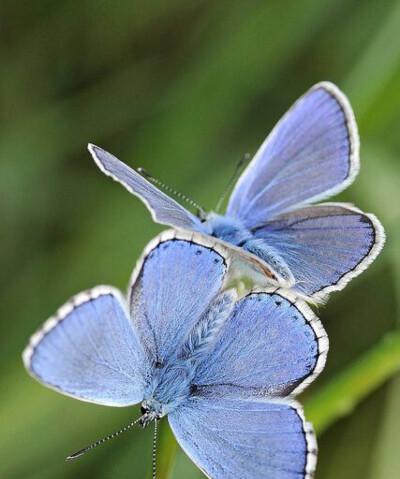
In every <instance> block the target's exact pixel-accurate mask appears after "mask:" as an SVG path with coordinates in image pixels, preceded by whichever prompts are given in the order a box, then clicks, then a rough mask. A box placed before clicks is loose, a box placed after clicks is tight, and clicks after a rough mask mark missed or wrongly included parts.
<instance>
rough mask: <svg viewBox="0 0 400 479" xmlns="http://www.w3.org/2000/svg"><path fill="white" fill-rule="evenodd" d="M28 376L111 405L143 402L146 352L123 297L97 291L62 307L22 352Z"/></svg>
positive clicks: (101, 289) (103, 289) (107, 289)
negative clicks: (127, 311)
mask: <svg viewBox="0 0 400 479" xmlns="http://www.w3.org/2000/svg"><path fill="white" fill-rule="evenodd" d="M23 360H24V363H25V367H26V368H27V370H28V372H29V373H30V374H31V375H32V376H33V377H34V378H36V379H37V380H38V381H40V382H41V383H43V384H44V385H45V386H48V387H50V388H53V389H55V390H57V391H58V392H61V393H63V394H66V395H68V396H72V397H74V398H77V399H81V400H83V401H88V402H93V403H96V404H104V405H107V406H127V405H130V404H136V403H138V402H140V401H141V400H142V399H143V391H144V378H145V376H146V365H147V364H148V361H146V359H145V355H144V352H143V349H142V347H141V345H140V343H139V341H138V337H137V334H136V332H135V330H134V328H133V327H132V324H131V321H130V320H129V319H128V316H127V313H126V309H125V306H124V304H123V299H122V298H121V295H120V293H119V292H118V291H117V290H115V289H114V288H111V287H108V286H98V287H96V288H94V289H91V290H89V291H85V292H83V293H80V294H78V295H77V296H75V297H73V298H72V299H71V300H70V301H69V302H68V303H66V304H65V305H64V306H62V307H61V308H60V309H59V310H58V312H57V313H56V314H55V316H53V317H52V318H50V319H49V320H48V321H47V322H46V323H45V324H44V325H43V327H42V328H41V329H40V330H39V331H38V332H37V333H36V334H35V335H34V336H32V338H31V341H30V344H29V345H28V347H27V348H26V349H25V351H24V353H23Z"/></svg>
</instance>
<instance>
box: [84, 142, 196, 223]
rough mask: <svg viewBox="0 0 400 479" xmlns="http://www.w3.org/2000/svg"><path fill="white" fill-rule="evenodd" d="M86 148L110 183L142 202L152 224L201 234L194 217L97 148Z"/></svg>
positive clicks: (114, 158)
mask: <svg viewBox="0 0 400 479" xmlns="http://www.w3.org/2000/svg"><path fill="white" fill-rule="evenodd" d="M88 148H89V151H90V153H91V155H92V157H93V159H94V161H95V163H96V165H97V166H98V167H99V168H100V170H101V171H102V172H103V173H104V174H105V175H107V176H110V177H111V178H112V179H113V180H115V181H118V182H119V183H121V185H122V186H124V187H125V188H126V189H127V190H128V191H129V192H130V193H132V194H133V195H135V196H137V197H138V198H139V199H140V200H141V201H143V203H144V204H145V205H146V206H147V208H148V210H149V211H150V213H151V216H152V218H153V220H154V221H155V222H156V223H161V224H163V225H168V226H173V227H176V228H184V229H189V230H194V231H202V229H203V228H202V223H201V221H200V220H199V219H198V218H197V217H196V216H194V215H192V214H191V213H190V212H189V211H188V210H186V209H185V208H184V207H183V206H181V205H180V204H179V203H177V202H176V201H175V200H173V199H172V198H170V197H169V196H168V195H166V194H165V193H163V192H162V191H160V190H159V189H158V188H157V187H156V186H154V185H152V184H151V183H150V182H149V181H147V180H146V179H145V178H143V176H141V175H140V174H139V173H137V172H136V171H135V170H133V169H132V168H130V167H129V166H128V165H126V164H125V163H123V162H122V161H120V160H118V158H116V157H115V156H113V155H111V154H110V153H108V152H107V151H105V150H103V149H102V148H99V147H98V146H95V145H89V146H88Z"/></svg>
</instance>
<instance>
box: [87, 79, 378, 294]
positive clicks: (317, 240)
mask: <svg viewBox="0 0 400 479" xmlns="http://www.w3.org/2000/svg"><path fill="white" fill-rule="evenodd" d="M89 151H90V153H91V154H92V156H93V158H94V160H95V162H96V164H97V165H98V167H99V168H100V169H101V171H103V173H105V174H106V175H108V176H110V177H112V178H113V179H114V180H116V181H118V182H120V183H121V184H122V185H123V186H124V187H125V188H126V189H127V190H128V191H130V192H131V193H132V194H134V195H136V196H137V197H139V198H140V199H141V200H142V201H143V202H144V203H145V205H146V206H147V208H148V209H149V210H150V213H151V215H152V217H153V220H154V221H155V222H157V223H161V224H164V225H169V226H172V227H174V228H179V229H185V230H191V231H196V232H199V233H202V234H206V235H210V236H213V237H215V238H218V239H219V240H220V241H222V242H223V243H224V244H225V246H227V245H228V246H229V249H230V251H231V254H232V256H233V258H234V259H235V262H234V263H235V265H236V269H237V271H240V272H242V273H243V272H244V273H245V274H247V275H248V276H249V277H251V278H252V279H253V280H254V282H255V283H256V284H258V285H263V286H264V285H267V284H270V285H278V286H281V287H285V288H292V289H293V290H294V291H295V292H296V294H298V295H299V296H303V297H304V298H305V299H307V298H312V300H313V301H315V302H318V301H322V300H324V299H325V298H326V297H327V295H328V294H329V293H330V292H332V291H335V290H340V289H342V288H343V287H344V286H345V285H346V284H347V283H348V282H349V281H350V280H351V279H352V278H353V277H355V276H357V275H358V274H360V273H361V272H362V271H363V270H365V269H366V268H367V267H368V265H369V264H370V263H371V262H372V261H373V260H374V259H375V258H376V256H377V255H378V253H379V252H380V250H381V249H382V247H383V244H384V239H385V234H384V230H383V227H382V225H381V223H380V222H379V221H378V219H377V218H376V217H375V216H374V215H372V214H366V213H363V212H362V211H360V210H359V209H357V208H355V207H354V206H351V205H349V204H344V203H322V204H316V205H312V204H311V203H315V202H317V201H320V200H323V199H325V198H327V197H329V196H332V195H334V194H337V193H339V192H341V191H342V190H344V189H345V188H346V187H347V186H349V185H350V184H351V183H352V182H353V180H354V179H355V177H356V175H357V173H358V170H359V139H358V132H357V126H356V122H355V119H354V114H353V111H352V109H351V106H350V104H349V102H348V100H347V98H346V97H345V96H344V94H343V93H342V92H341V91H340V90H339V89H338V88H337V87H336V86H335V85H333V84H332V83H329V82H322V83H318V84H316V85H315V86H313V87H312V88H311V89H310V90H309V91H308V92H306V93H305V94H304V95H303V96H302V97H301V98H300V99H299V100H298V101H297V102H296V103H295V104H294V105H293V106H292V108H291V109H290V110H289V111H288V112H287V113H286V114H285V115H284V117H283V118H282V119H281V120H280V121H279V122H278V124H277V125H276V126H275V128H274V129H273V130H272V132H271V134H270V135H269V136H268V137H267V139H266V140H265V141H264V143H263V144H262V145H261V147H260V148H259V150H258V151H257V153H256V154H255V156H254V158H253V159H252V161H251V162H250V163H249V165H248V166H247V168H246V169H245V171H244V172H243V173H242V175H241V177H240V178H239V180H238V181H237V183H236V186H235V187H234V189H233V192H232V194H231V197H230V199H229V202H228V206H227V210H226V213H225V215H219V214H216V213H214V212H211V213H208V214H206V215H201V217H200V218H199V217H198V216H196V215H194V214H192V213H191V212H189V211H188V210H187V209H186V208H184V207H183V206H182V205H180V204H179V203H178V202H177V201H175V200H174V199H172V198H171V197H169V196H168V195H167V194H165V193H164V192H162V191H161V190H160V189H158V188H157V187H156V186H155V185H154V184H152V183H151V182H150V181H147V179H146V178H144V177H143V176H142V175H140V174H139V173H138V172H136V171H135V170H133V169H131V168H130V167H128V166H127V165H125V164H124V163H122V162H121V161H119V160H118V159H117V158H115V157H114V156H113V155H111V154H110V153H108V152H106V151H104V150H103V149H101V148H99V147H97V146H95V145H91V144H90V145H89Z"/></svg>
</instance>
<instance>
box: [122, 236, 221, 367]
mask: <svg viewBox="0 0 400 479" xmlns="http://www.w3.org/2000/svg"><path fill="white" fill-rule="evenodd" d="M228 264H229V259H228V258H227V257H226V256H225V253H224V250H223V248H222V247H221V246H218V245H217V244H215V245H214V246H213V243H212V241H211V240H208V239H207V238H203V237H200V235H190V234H186V233H184V232H181V233H177V232H174V231H167V232H165V233H163V234H162V235H160V236H159V237H158V238H156V239H155V240H154V241H153V242H151V243H150V244H149V246H148V247H147V248H146V250H145V253H144V256H143V260H141V261H140V262H139V264H138V266H137V268H136V270H135V272H134V273H133V278H132V286H131V293H130V308H131V316H132V318H133V321H134V323H135V325H136V327H137V329H138V331H139V334H140V337H141V339H142V342H143V344H145V346H146V349H147V351H148V352H149V354H150V355H151V356H152V357H153V359H154V361H155V362H156V363H161V364H162V363H163V362H164V361H166V360H167V359H169V358H170V357H171V356H173V355H175V354H176V353H177V352H179V350H180V347H181V346H182V345H183V342H184V340H185V339H186V338H187V336H188V334H189V333H190V331H191V330H192V328H193V326H194V325H195V324H196V323H197V321H198V320H199V319H200V317H201V315H202V314H203V312H204V311H205V310H206V309H207V308H208V306H209V305H210V303H211V301H212V300H213V299H214V297H215V296H216V295H217V293H218V292H219V291H220V289H221V287H222V286H223V284H224V281H225V276H226V273H227V270H228Z"/></svg>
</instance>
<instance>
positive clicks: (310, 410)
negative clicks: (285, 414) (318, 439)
mask: <svg viewBox="0 0 400 479" xmlns="http://www.w3.org/2000/svg"><path fill="white" fill-rule="evenodd" d="M399 370H400V330H399V331H393V332H391V333H388V334H387V335H386V336H385V337H384V338H383V339H382V340H381V341H380V343H379V344H377V345H376V346H375V347H373V348H372V349H371V350H370V351H368V352H367V353H365V354H364V355H363V356H362V357H361V358H359V359H358V360H357V361H355V362H354V363H353V364H352V365H351V366H350V367H348V368H347V369H346V370H345V371H343V372H342V373H340V374H338V376H336V377H335V378H334V379H333V380H332V381H330V382H329V383H328V384H327V385H326V386H325V387H323V388H321V389H320V390H319V391H317V392H316V393H315V394H314V395H313V396H312V397H310V399H308V400H307V401H306V404H305V409H306V415H307V417H308V419H310V421H311V422H312V423H313V425H314V427H315V430H316V431H317V433H319V434H320V433H321V432H323V431H324V430H325V429H327V428H328V427H329V426H330V425H331V424H332V423H334V422H335V421H336V420H337V419H339V418H341V417H343V416H346V415H348V414H350V413H351V412H352V411H353V410H354V409H355V407H356V406H357V404H358V403H359V402H361V401H362V400H363V399H364V398H365V397H366V396H367V395H368V394H370V393H371V392H373V391H374V390H375V389H377V388H378V387H379V386H380V385H381V384H382V383H384V382H385V381H386V380H387V379H389V378H390V377H391V376H393V375H394V374H395V373H397V372H398V371H399Z"/></svg>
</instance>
